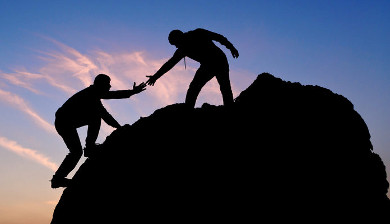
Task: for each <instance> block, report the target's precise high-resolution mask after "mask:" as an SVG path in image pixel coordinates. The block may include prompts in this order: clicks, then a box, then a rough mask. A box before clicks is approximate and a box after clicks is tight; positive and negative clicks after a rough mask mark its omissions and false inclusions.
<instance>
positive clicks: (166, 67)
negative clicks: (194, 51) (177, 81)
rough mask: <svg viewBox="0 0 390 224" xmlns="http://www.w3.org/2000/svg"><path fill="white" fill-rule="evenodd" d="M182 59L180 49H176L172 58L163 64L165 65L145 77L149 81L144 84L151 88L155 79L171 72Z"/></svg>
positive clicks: (182, 55)
mask: <svg viewBox="0 0 390 224" xmlns="http://www.w3.org/2000/svg"><path fill="white" fill-rule="evenodd" d="M183 57H184V54H183V53H182V52H181V50H180V49H177V50H176V51H175V53H174V54H173V56H172V57H171V58H170V59H169V60H168V61H167V62H165V64H163V66H161V68H160V69H159V70H158V71H157V72H156V73H155V74H154V75H152V76H146V77H149V80H148V81H146V84H148V85H151V86H153V85H154V83H155V82H156V81H157V79H159V78H160V77H161V76H163V75H164V74H165V73H167V72H168V71H169V70H171V69H172V68H173V67H174V66H175V65H176V64H177V63H178V62H179V61H180V60H181V59H182V58H183Z"/></svg>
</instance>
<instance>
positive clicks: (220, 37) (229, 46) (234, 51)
mask: <svg viewBox="0 0 390 224" xmlns="http://www.w3.org/2000/svg"><path fill="white" fill-rule="evenodd" d="M198 30H201V31H202V32H204V33H205V34H206V35H208V36H209V37H210V38H211V39H212V40H215V41H218V42H219V43H220V44H222V45H224V46H225V47H226V48H227V49H229V50H230V52H231V53H232V56H233V58H238V56H239V54H238V50H237V49H236V48H235V47H234V46H233V44H232V43H230V41H228V39H227V38H226V37H224V36H223V35H221V34H218V33H214V32H211V31H209V30H205V29H198Z"/></svg>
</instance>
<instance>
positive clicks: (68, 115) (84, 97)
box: [56, 86, 102, 127]
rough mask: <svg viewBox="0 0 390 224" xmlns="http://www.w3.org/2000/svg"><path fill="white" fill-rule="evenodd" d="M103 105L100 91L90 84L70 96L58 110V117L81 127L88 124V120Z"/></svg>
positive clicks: (73, 125) (69, 123) (71, 124)
mask: <svg viewBox="0 0 390 224" xmlns="http://www.w3.org/2000/svg"><path fill="white" fill-rule="evenodd" d="M101 107H102V103H101V101H100V98H99V96H98V93H97V92H96V90H95V89H94V88H93V86H89V87H88V88H85V89H83V90H81V91H79V92H77V93H76V94H74V95H73V96H72V97H70V98H69V99H68V100H67V101H66V102H65V103H64V104H63V105H62V106H61V107H60V108H59V109H58V110H57V112H56V117H57V119H59V120H61V121H62V122H66V123H67V125H70V126H72V127H81V126H84V125H87V124H88V121H89V120H90V119H91V118H92V116H93V115H94V114H95V115H96V116H99V114H98V112H99V110H100V108H101Z"/></svg>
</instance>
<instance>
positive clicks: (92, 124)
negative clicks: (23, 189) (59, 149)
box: [51, 74, 146, 188]
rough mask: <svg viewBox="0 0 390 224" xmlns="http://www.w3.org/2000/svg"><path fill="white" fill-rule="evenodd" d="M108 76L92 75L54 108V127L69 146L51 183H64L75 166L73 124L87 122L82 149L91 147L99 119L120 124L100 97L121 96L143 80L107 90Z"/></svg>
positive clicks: (139, 89) (136, 89) (79, 148)
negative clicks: (86, 84)
mask: <svg viewBox="0 0 390 224" xmlns="http://www.w3.org/2000/svg"><path fill="white" fill-rule="evenodd" d="M110 81H111V79H110V77H109V76H107V75H105V74H99V75H97V76H96V78H95V80H94V83H93V85H91V86H89V87H87V88H85V89H83V90H81V91H80V92H78V93H76V94H74V95H73V96H72V97H70V98H69V99H68V100H67V101H66V102H65V103H64V104H63V105H62V106H61V107H60V108H59V109H58V110H57V112H56V119H55V127H56V130H57V132H58V134H59V135H60V136H61V137H62V139H63V140H64V142H65V144H66V146H67V147H68V149H69V154H68V155H67V156H66V157H65V159H64V161H63V162H62V163H61V165H60V167H59V168H58V170H57V171H56V172H55V174H54V176H53V179H52V180H51V187H52V188H58V187H66V186H67V185H68V184H69V181H70V180H69V179H67V178H66V176H67V175H68V174H69V173H70V172H71V171H72V170H73V169H74V168H75V167H76V165H77V163H78V161H79V160H80V158H81V156H82V154H83V149H82V146H81V142H80V138H79V135H78V133H77V130H76V129H77V128H79V127H82V126H85V125H88V132H87V138H86V141H85V142H86V149H88V148H91V147H95V142H96V139H97V137H98V134H99V130H100V124H101V119H103V120H104V121H105V122H106V123H107V124H108V125H110V126H112V127H114V128H119V127H121V125H120V124H119V123H118V122H117V121H116V120H115V119H114V118H113V117H112V116H111V114H109V113H108V112H107V110H106V108H104V106H103V104H102V102H101V101H100V100H101V99H123V98H129V97H130V96H132V95H134V94H137V93H140V92H142V91H144V90H145V86H146V84H145V83H141V84H140V85H138V86H137V85H136V83H134V85H133V89H132V90H118V91H110V88H111V85H110Z"/></svg>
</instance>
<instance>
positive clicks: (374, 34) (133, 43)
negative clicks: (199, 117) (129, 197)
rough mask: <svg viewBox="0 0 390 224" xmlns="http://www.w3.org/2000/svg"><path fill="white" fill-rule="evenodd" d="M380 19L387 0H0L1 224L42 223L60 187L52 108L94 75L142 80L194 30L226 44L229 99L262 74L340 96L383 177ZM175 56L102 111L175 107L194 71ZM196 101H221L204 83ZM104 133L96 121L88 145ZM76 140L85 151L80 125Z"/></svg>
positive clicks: (387, 128) (384, 26)
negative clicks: (363, 128) (136, 90)
mask: <svg viewBox="0 0 390 224" xmlns="http://www.w3.org/2000/svg"><path fill="white" fill-rule="evenodd" d="M389 12H390V1H388V0H384V1H380V0H375V1H369V0H366V1H358V0H354V1H349V0H343V1H340V0H335V1H325V0H323V1H322V0H318V1H312V0H307V1H301V0H297V1H287V0H286V1H277V0H273V1H262V0H253V1H245V0H237V1H229V0H225V1H222V0H221V1H213V0H206V1H203V0H199V1H184V0H182V1H170V0H165V1H148V0H145V1H130V0H123V1H115V0H110V1H103V0H99V1H86V0H84V1H82V0H77V1H73V0H67V1H55V0H51V1H39V0H37V1H31V0H29V1H20V0H12V1H11V0H0V108H1V116H0V224H8V223H13V224H38V223H49V222H50V220H51V216H52V213H53V210H54V207H55V205H56V203H57V202H58V200H59V197H60V196H61V193H62V191H63V189H51V188H50V182H49V180H50V179H51V177H52V175H53V174H54V171H55V170H56V169H57V167H58V165H59V164H60V163H61V162H62V160H63V159H64V157H65V155H66V154H67V153H68V150H67V149H66V146H65V144H64V143H63V141H62V139H61V137H60V136H59V135H58V134H57V133H56V131H55V129H54V125H53V124H54V114H55V112H56V110H57V109H58V108H59V107H60V106H61V105H62V104H63V103H64V102H65V101H66V100H67V99H68V98H69V97H70V96H71V95H72V94H74V93H76V92H77V91H79V90H81V89H83V88H85V87H87V86H89V85H90V84H91V83H92V81H93V79H94V77H95V76H96V75H97V74H99V73H105V74H108V75H109V76H110V77H111V79H112V83H111V84H112V90H119V89H129V88H132V86H133V82H137V83H140V82H143V81H146V80H147V78H146V77H145V76H146V75H152V74H154V72H156V71H157V69H158V68H159V67H160V66H161V65H162V64H163V63H164V62H165V61H166V60H167V59H168V58H169V57H170V56H172V54H173V52H174V51H175V47H174V46H171V45H170V44H169V43H168V39H167V37H168V34H169V32H170V31H171V30H173V29H180V30H182V31H188V30H193V29H196V28H205V29H208V30H211V31H214V32H217V33H220V34H222V35H224V36H225V37H227V38H228V40H229V41H230V42H232V43H233V44H234V46H235V47H236V48H237V49H238V51H239V53H240V57H239V58H237V59H234V58H233V57H232V55H231V54H230V52H229V51H228V50H227V49H226V48H224V46H222V45H220V44H218V43H217V46H220V47H221V49H222V50H223V51H224V52H225V53H226V55H227V58H228V61H229V63H230V70H231V72H230V77H231V82H232V88H233V94H234V97H237V96H238V95H239V93H240V92H241V91H242V90H244V89H246V88H247V87H248V86H249V85H250V84H251V83H252V82H253V81H254V80H255V79H256V76H257V75H258V74H260V73H262V72H269V73H271V74H273V75H274V76H276V77H279V78H282V79H283V80H286V81H291V82H300V83H301V84H304V85H318V86H322V87H325V88H328V89H330V90H331V91H333V92H335V93H338V94H341V95H343V96H345V97H346V98H348V99H349V100H350V101H351V102H352V103H353V104H354V106H355V110H356V111H357V112H358V113H359V114H360V115H361V116H362V117H363V119H364V120H365V122H366V123H367V126H368V128H369V130H370V133H371V141H372V143H373V146H374V152H375V153H377V154H379V156H380V157H381V158H382V160H383V161H384V163H385V165H386V168H387V173H389V172H390V41H389V40H390V13H389ZM186 61H187V68H185V66H184V63H183V61H181V62H179V63H178V64H177V65H176V67H175V68H174V69H173V70H172V71H170V72H169V73H167V74H166V75H165V76H163V77H162V78H161V79H159V80H158V81H157V82H156V84H155V86H153V87H148V88H147V90H146V91H144V92H142V93H141V94H139V95H136V96H133V97H131V98H130V99H124V100H108V101H107V100H106V101H103V104H104V105H105V106H106V108H107V109H108V110H109V111H110V113H111V114H112V115H113V116H114V117H115V118H116V119H117V120H118V121H119V123H121V124H132V123H134V122H135V121H137V120H138V119H139V118H140V117H141V116H148V115H150V114H151V113H153V111H154V110H156V109H158V108H161V107H164V106H166V105H169V104H173V103H181V102H184V99H185V93H186V91H187V88H188V85H189V83H190V81H191V80H192V78H193V75H194V73H195V71H196V69H197V68H198V66H199V64H198V63H197V62H195V61H192V60H191V59H187V60H186ZM204 102H208V103H211V104H215V105H220V104H222V97H221V94H220V92H219V86H218V84H217V82H216V80H215V79H213V80H212V81H210V82H209V83H208V84H207V85H206V86H205V87H204V89H203V90H202V92H201V95H200V96H199V98H198V101H197V105H196V106H197V107H199V106H201V105H202V104H203V103H204ZM112 131H113V129H111V128H110V127H109V126H107V125H105V124H104V125H103V126H102V129H101V132H100V134H99V139H98V143H102V142H103V141H104V139H105V138H106V137H107V136H108V135H109V134H110V133H111V132H112ZM79 134H80V138H81V140H82V144H83V145H84V144H85V137H86V128H85V127H83V128H80V129H79ZM133 141H137V139H133ZM83 161H84V159H82V160H81V161H80V162H79V164H81V163H82V162H83ZM77 168H78V167H77ZM77 168H76V170H77ZM73 174H74V172H72V173H71V175H70V177H72V176H73ZM388 179H389V178H388ZM388 195H389V194H388ZM357 197H359V195H357Z"/></svg>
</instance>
